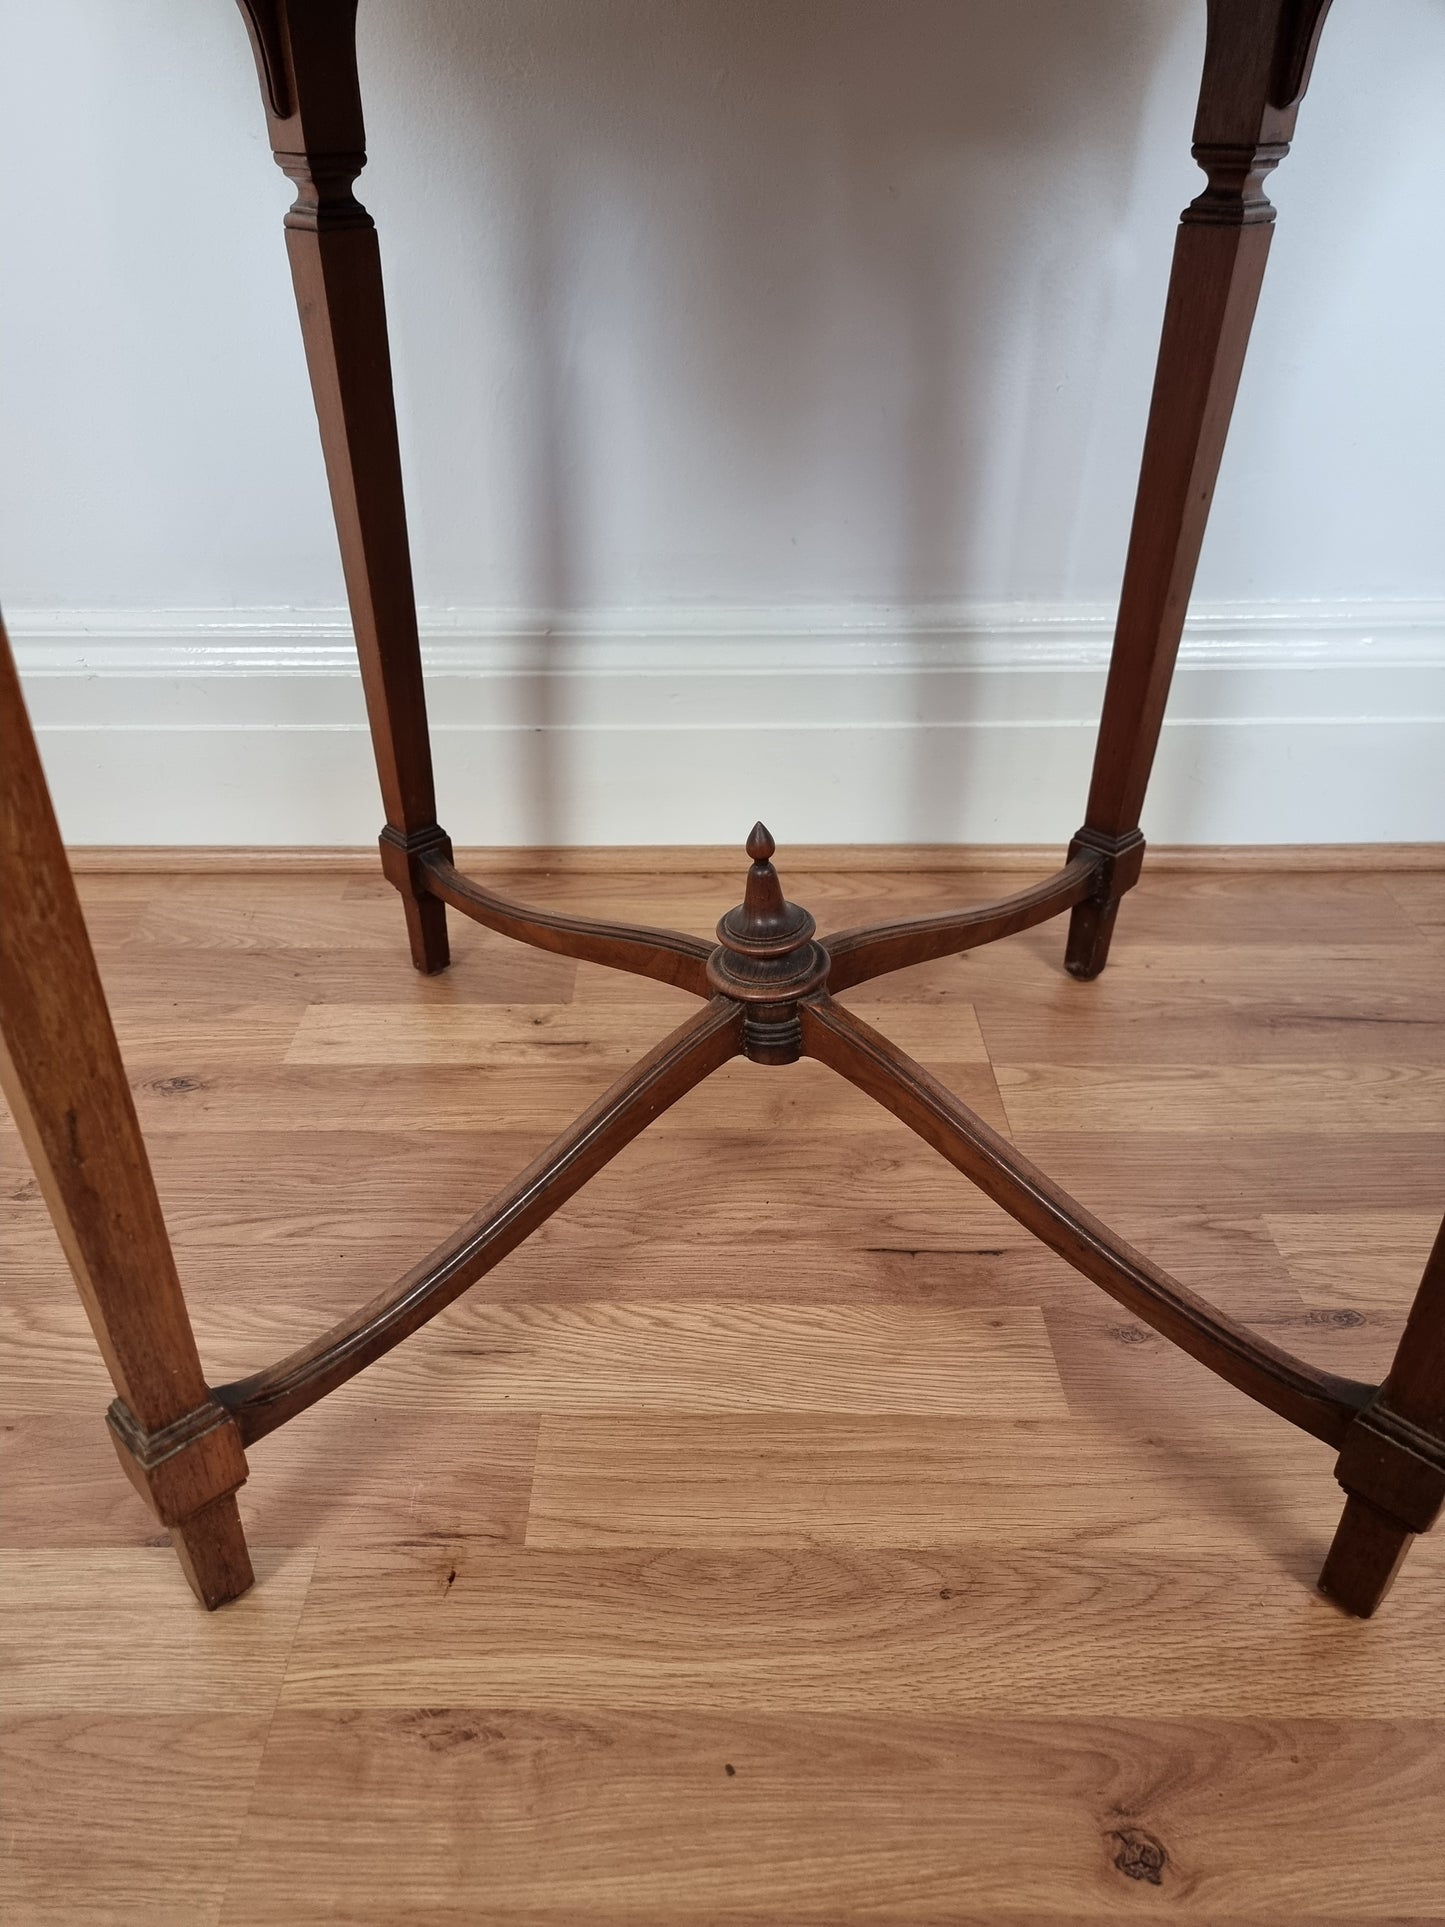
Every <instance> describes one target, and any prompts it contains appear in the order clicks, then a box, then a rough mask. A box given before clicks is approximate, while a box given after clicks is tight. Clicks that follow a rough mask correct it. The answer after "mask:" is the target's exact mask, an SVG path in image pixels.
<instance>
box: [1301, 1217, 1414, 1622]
mask: <svg viewBox="0 0 1445 1927" xmlns="http://www.w3.org/2000/svg"><path fill="white" fill-rule="evenodd" d="M1335 1476H1336V1477H1337V1478H1338V1479H1339V1482H1340V1484H1341V1485H1342V1486H1343V1487H1344V1488H1345V1492H1346V1494H1347V1497H1346V1499H1345V1512H1344V1517H1343V1518H1342V1519H1341V1520H1340V1524H1339V1529H1338V1530H1337V1532H1336V1533H1335V1538H1334V1544H1333V1545H1332V1546H1331V1547H1330V1555H1329V1558H1328V1559H1327V1560H1326V1561H1325V1568H1324V1571H1323V1572H1322V1573H1321V1574H1320V1586H1321V1588H1322V1589H1323V1590H1324V1591H1325V1592H1327V1593H1330V1594H1332V1595H1333V1597H1334V1598H1336V1599H1338V1600H1339V1602H1340V1604H1341V1605H1342V1606H1344V1607H1345V1608H1346V1609H1347V1610H1348V1611H1349V1612H1353V1613H1358V1614H1360V1615H1361V1617H1363V1618H1368V1617H1369V1616H1370V1614H1371V1613H1372V1612H1374V1610H1375V1608H1376V1607H1377V1606H1378V1605H1379V1603H1380V1601H1381V1600H1382V1599H1383V1598H1384V1597H1385V1594H1386V1593H1387V1592H1388V1591H1389V1589H1390V1583H1391V1581H1392V1580H1393V1579H1394V1577H1395V1574H1396V1573H1397V1572H1398V1571H1399V1569H1400V1566H1401V1563H1402V1562H1403V1560H1404V1557H1405V1554H1406V1553H1407V1552H1408V1551H1409V1549H1410V1541H1411V1540H1412V1539H1413V1538H1414V1536H1415V1534H1416V1533H1417V1532H1428V1531H1429V1529H1430V1527H1431V1526H1432V1525H1433V1524H1434V1523H1435V1521H1436V1519H1437V1518H1438V1517H1439V1516H1440V1511H1441V1508H1442V1505H1445V1224H1442V1226H1441V1227H1440V1235H1439V1237H1438V1238H1436V1240H1435V1248H1434V1250H1433V1251H1432V1252H1431V1253H1430V1256H1429V1259H1428V1260H1427V1262H1426V1265H1425V1275H1424V1277H1423V1278H1422V1279H1421V1280H1420V1289H1419V1290H1418V1291H1417V1292H1416V1294H1415V1303H1414V1305H1413V1306H1412V1307H1411V1310H1410V1316H1409V1318H1408V1319H1407V1320H1406V1322H1405V1330H1404V1333H1403V1334H1402V1336H1401V1339H1400V1344H1399V1347H1398V1349H1397V1350H1396V1353H1395V1362H1394V1364H1393V1365H1392V1366H1391V1367H1390V1375H1389V1377H1388V1378H1387V1379H1386V1380H1385V1382H1384V1384H1383V1385H1382V1386H1381V1387H1380V1390H1379V1393H1378V1394H1377V1396H1376V1397H1375V1399H1374V1400H1373V1401H1372V1402H1371V1404H1370V1405H1368V1406H1367V1407H1366V1409H1365V1410H1364V1411H1363V1412H1362V1413H1361V1414H1360V1416H1359V1417H1358V1418H1357V1419H1356V1420H1355V1422H1354V1424H1353V1425H1352V1426H1351V1428H1350V1430H1349V1432H1348V1434H1347V1435H1346V1438H1345V1443H1344V1449H1343V1450H1342V1451H1341V1453H1340V1461H1339V1465H1338V1466H1337V1467H1336V1472H1335Z"/></svg>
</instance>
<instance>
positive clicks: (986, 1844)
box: [226, 1705, 1445, 1927]
mask: <svg viewBox="0 0 1445 1927" xmlns="http://www.w3.org/2000/svg"><path fill="white" fill-rule="evenodd" d="M1442 1737H1445V1735H1442V1728H1441V1726H1440V1724H1439V1723H1438V1722H1431V1721H1429V1720H1425V1719H1403V1720H1399V1721H1390V1722H1384V1721H1381V1722H1379V1723H1376V1724H1374V1725H1372V1726H1370V1727H1368V1728H1356V1729H1354V1730H1351V1729H1350V1728H1349V1727H1348V1725H1346V1724H1343V1723H1341V1722H1336V1721H1321V1722H1309V1721H1304V1720H1298V1721H1295V1720H1279V1719H1270V1718H1259V1719H1254V1720H1248V1721H1244V1720H1230V1719H1210V1718H1199V1719H1192V1720H1178V1721H1170V1722H1164V1723H1159V1722H1152V1721H1147V1720H1139V1719H1131V1718H1128V1717H1124V1716H1121V1717H1117V1718H1110V1719H1102V1720H1079V1721H1063V1720H1043V1721H1029V1720H1022V1719H1019V1720H999V1719H978V1718H967V1717H963V1718H959V1717H949V1716H935V1717H931V1718H918V1717H909V1718H904V1717H898V1716H890V1717H888V1718H885V1719H882V1720H880V1719H878V1718H877V1717H874V1716H867V1717H861V1716H849V1715H840V1714H833V1715H829V1714H827V1713H808V1714H802V1715H791V1716H788V1717H783V1718H778V1717H770V1716H769V1715H768V1714H767V1713H766V1712H757V1711H754V1712H748V1713H743V1712H739V1713H718V1712H700V1711H695V1710H687V1711H684V1710H682V1709H679V1710H677V1711H675V1712H668V1713H659V1712H652V1711H647V1712H642V1711H623V1710H620V1709H618V1708H615V1707H610V1706H608V1707H588V1708H585V1709H578V1710H577V1711H575V1712H571V1713H554V1712H544V1711H537V1710H531V1709H526V1710H523V1709H517V1708H514V1707H505V1706H494V1705H483V1706H464V1707H462V1706H459V1707H455V1708H438V1709H435V1710H430V1711H420V1710H409V1711H407V1710H394V1711H367V1712H361V1713H353V1714H346V1713H335V1712H332V1713H301V1712H291V1711H287V1712H283V1713H282V1714H281V1715H280V1716H279V1717H278V1719H277V1721H276V1725H275V1727H274V1728H273V1730H272V1735H271V1740H270V1743H269V1745H268V1748H267V1757H266V1763H265V1767H264V1770H263V1772H262V1776H261V1781H260V1784H259V1786H258V1788H257V1793H256V1799H255V1802H254V1804H253V1807H252V1811H251V1815H250V1819H249V1822H248V1825H247V1830H246V1836H245V1842H244V1848H243V1851H244V1853H245V1855H246V1858H247V1862H248V1865H250V1866H251V1867H253V1868H254V1869H255V1874H254V1876H253V1878H252V1879H251V1880H249V1881H248V1882H247V1885H246V1889H245V1896H244V1900H243V1899H242V1898H241V1895H240V1894H239V1893H238V1894H237V1895H236V1898H235V1904H234V1907H233V1909H232V1910H228V1913H227V1915H226V1918H227V1919H228V1920H230V1921H234V1922H236V1923H247V1927H249V1923H252V1922H254V1923H257V1927H262V1924H263V1923H276V1927H281V1924H282V1923H288V1924H289V1922H290V1921H291V1920H292V1919H294V1914H293V1913H291V1912H290V1911H289V1910H290V1909H291V1908H292V1907H293V1906H294V1894H293V1893H292V1892H291V1891H288V1883H289V1882H290V1881H293V1880H294V1881H297V1882H299V1884H300V1886H301V1888H302V1890H303V1891H305V1892H307V1893H308V1894H311V1895H314V1896H315V1897H316V1904H317V1906H318V1911H321V1910H323V1909H324V1913H325V1917H328V1918H335V1919H345V1920H349V1921H358V1922H381V1921H384V1920H387V1919H388V1918H394V1916H389V1915H388V1913H387V1897H388V1896H390V1895H394V1894H397V1893H402V1892H404V1893H405V1894H406V1896H407V1912H406V1918H407V1919H408V1920H413V1921H418V1922H425V1923H428V1927H440V1923H442V1922H453V1921H458V1920H462V1919H485V1920H487V1921H488V1922H492V1921H504V1922H515V1923H518V1927H520V1923H522V1922H524V1921H525V1922H527V1923H532V1922H534V1921H542V1922H546V1923H550V1924H551V1927H557V1924H558V1923H561V1922H564V1921H567V1922H571V1921H587V1922H594V1921H599V1922H607V1923H612V1922H621V1921H624V1920H626V1921H633V1922H636V1921H648V1922H659V1923H660V1922H663V1921H668V1922H682V1921H686V1922H688V1923H689V1924H691V1923H694V1922H707V1923H714V1924H720V1923H724V1922H726V1923H731V1924H732V1927H739V1924H740V1923H742V1922H744V1921H747V1922H758V1921H761V1922H766V1923H773V1927H782V1924H783V1923H787V1922H793V1921H839V1920H847V1919H853V1918H862V1917H863V1916H862V1914H861V1913H860V1911H859V1905H860V1899H861V1897H862V1896H864V1895H866V1896H867V1897H868V1898H867V1908H868V1916H869V1917H871V1918H875V1919H888V1920H907V1921H910V1922H915V1923H917V1922H937V1923H940V1927H941V1923H944V1922H948V1923H964V1927H968V1924H969V1923H980V1927H981V1923H983V1922H986V1921H987V1922H995V1921H1004V1920H1007V1921H1010V1922H1013V1921H1020V1922H1025V1923H1027V1922H1033V1923H1036V1927H1037V1924H1039V1923H1042V1922H1044V1921H1046V1920H1047V1921H1050V1922H1053V1923H1054V1927H1063V1923H1064V1922H1065V1921H1068V1920H1079V1919H1101V1920H1121V1919H1133V1918H1138V1919H1151V1920H1162V1919H1164V1918H1166V1917H1169V1918H1174V1917H1179V1916H1181V1915H1184V1916H1187V1917H1189V1918H1191V1919H1198V1920H1206V1919H1208V1920H1213V1921H1221V1920H1226V1919H1228V1920H1245V1919H1257V1920H1261V1921H1262V1920H1283V1919H1288V1920H1290V1921H1292V1922H1303V1921H1304V1919H1305V1917H1306V1910H1307V1909H1308V1907H1309V1904H1310V1902H1311V1901H1312V1900H1313V1899H1314V1897H1315V1896H1316V1895H1317V1894H1318V1893H1319V1892H1320V1890H1321V1889H1322V1888H1326V1887H1327V1888H1328V1891H1329V1893H1330V1895H1331V1897H1332V1899H1333V1901H1334V1904H1335V1908H1336V1909H1337V1910H1338V1911H1337V1914H1336V1915H1334V1916H1332V1917H1335V1918H1350V1917H1354V1916H1356V1915H1357V1916H1358V1917H1360V1918H1363V1917H1365V1916H1367V1915H1369V1914H1372V1913H1375V1911H1376V1910H1378V1915H1377V1917H1379V1918H1385V1917H1387V1916H1388V1917H1389V1918H1392V1919H1396V1920H1400V1919H1404V1918H1406V1917H1409V1916H1415V1917H1417V1918H1420V1919H1421V1920H1423V1917H1424V1916H1425V1915H1426V1914H1427V1913H1428V1912H1429V1911H1430V1910H1431V1909H1432V1908H1433V1906H1434V1904H1435V1902H1436V1899H1437V1897H1438V1895H1439V1892H1440V1883H1441V1879H1442V1874H1445V1849H1442V1845H1441V1837H1440V1833H1439V1830H1438V1828H1436V1827H1434V1826H1432V1824H1431V1815H1432V1802H1433V1776H1434V1768H1435V1765H1436V1763H1437V1761H1438V1757H1439V1756H1438V1749H1439V1747H1440V1745H1441V1742H1442ZM1376 1776H1378V1783H1379V1784H1380V1787H1381V1792H1382V1797H1383V1798H1385V1799H1387V1800H1388V1801H1389V1803H1390V1806H1391V1809H1392V1811H1393V1812H1394V1813H1395V1814H1396V1815H1397V1816H1398V1825H1399V1829H1400V1836H1401V1851H1400V1853H1399V1855H1398V1856H1395V1857H1392V1858H1391V1859H1390V1860H1389V1861H1388V1862H1385V1863H1384V1864H1380V1861H1379V1849H1378V1842H1377V1840H1375V1839H1374V1838H1373V1837H1372V1835H1371V1833H1370V1830H1369V1827H1368V1826H1367V1825H1366V1824H1364V1823H1363V1822H1362V1821H1361V1819H1360V1817H1359V1815H1358V1812H1357V1811H1352V1809H1351V1806H1350V1800H1349V1794H1350V1789H1351V1788H1352V1787H1354V1786H1357V1785H1359V1784H1362V1783H1366V1782H1369V1781H1373V1780H1375V1779H1376ZM301 1785H304V1786H306V1787H307V1788H308V1789H309V1797H308V1800H307V1802H306V1804H305V1807H304V1809H298V1807H297V1805H296V1804H295V1802H294V1800H293V1799H292V1797H291V1789H293V1788H294V1787H296V1786H301ZM1321 1814H1328V1815H1329V1816H1330V1817H1331V1819H1332V1820H1335V1821H1336V1822H1337V1826H1336V1827H1332V1828H1330V1829H1329V1830H1328V1831H1327V1832H1326V1833H1325V1834H1323V1835H1322V1836H1321V1837H1319V1838H1318V1839H1317V1838H1316V1836H1315V1828H1316V1825H1317V1821H1318V1816H1320V1815H1321ZM459 1830H461V1831H463V1837H464V1840H465V1845H464V1846H462V1845H461V1843H460V1842H459V1840H458V1832H459ZM1150 1868H1153V1869H1154V1870H1155V1872H1154V1873H1153V1874H1151V1873H1150V1872H1149V1871H1148V1870H1149V1869H1150ZM1131 1870H1132V1871H1131ZM1156 1878H1157V1884H1156ZM1156 1909H1157V1912H1156V1911H1155V1910H1156Z"/></svg>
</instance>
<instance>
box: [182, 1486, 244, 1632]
mask: <svg viewBox="0 0 1445 1927" xmlns="http://www.w3.org/2000/svg"><path fill="white" fill-rule="evenodd" d="M171 1543H172V1544H173V1545H174V1546H175V1549H176V1554H177V1556H178V1557H179V1559H180V1562H181V1570H182V1572H184V1573H185V1575H186V1580H187V1583H188V1584H189V1586H190V1588H191V1591H192V1592H193V1593H194V1594H195V1595H196V1597H197V1599H199V1600H200V1602H201V1604H202V1605H203V1606H204V1607H205V1608H206V1611H207V1612H214V1611H215V1609H216V1608H217V1606H224V1605H225V1604H226V1603H227V1601H228V1600H231V1599H239V1598H240V1596H241V1594H242V1593H243V1592H249V1590H250V1589H251V1587H252V1586H253V1585H254V1584H255V1582H256V1575H255V1573H254V1572H252V1570H251V1555H250V1553H249V1552H248V1551H247V1550H246V1535H245V1533H244V1532H243V1531H242V1529H241V1513H240V1509H239V1507H238V1506H237V1504H236V1495H235V1493H234V1492H228V1493H226V1495H225V1497H224V1498H220V1499H217V1500H216V1501H215V1503H214V1504H213V1505H208V1506H203V1507H202V1509H201V1510H200V1511H199V1512H193V1513H192V1514H191V1516H190V1518H189V1519H184V1520H182V1522H181V1523H180V1525H178V1526H172V1527H171Z"/></svg>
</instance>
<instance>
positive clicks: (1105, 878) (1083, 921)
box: [1064, 824, 1144, 979]
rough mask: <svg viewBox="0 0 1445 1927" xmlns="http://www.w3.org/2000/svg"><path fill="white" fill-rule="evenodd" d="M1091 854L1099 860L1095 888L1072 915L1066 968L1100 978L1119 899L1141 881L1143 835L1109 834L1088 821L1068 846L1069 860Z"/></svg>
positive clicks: (1132, 832) (1073, 974) (1071, 972)
mask: <svg viewBox="0 0 1445 1927" xmlns="http://www.w3.org/2000/svg"><path fill="white" fill-rule="evenodd" d="M1080 856H1092V857H1094V858H1095V860H1096V865H1095V871H1094V887H1093V889H1092V890H1091V891H1090V892H1089V894H1088V896H1087V897H1085V898H1084V901H1083V902H1082V903H1076V904H1075V905H1074V909H1073V914H1072V915H1071V916H1070V918H1069V941H1068V947H1067V949H1066V950H1065V952H1064V968H1065V969H1066V970H1067V971H1068V973H1069V975H1070V976H1071V977H1083V978H1086V979H1087V978H1090V977H1097V976H1098V974H1099V972H1100V971H1101V970H1102V969H1103V968H1104V965H1105V963H1106V962H1107V961H1108V957H1109V940H1110V938H1111V937H1112V936H1113V934H1114V918H1115V916H1116V914H1117V913H1118V909H1119V900H1120V898H1121V897H1122V896H1123V895H1124V893H1125V891H1126V890H1132V889H1133V887H1134V885H1135V884H1136V883H1137V882H1138V881H1139V872H1140V870H1141V869H1142V868H1143V864H1144V838H1143V835H1142V833H1141V832H1140V831H1138V830H1127V831H1125V833H1124V834H1123V835H1122V836H1110V835H1109V834H1108V833H1107V832H1106V831H1104V830H1091V829H1090V828H1089V827H1088V825H1087V824H1086V825H1085V826H1084V828H1083V829H1082V830H1080V831H1079V832H1078V834H1077V835H1076V836H1075V837H1074V840H1073V842H1072V843H1070V845H1069V861H1070V862H1071V863H1072V862H1073V861H1074V859H1075V858H1076V857H1080Z"/></svg>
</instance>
